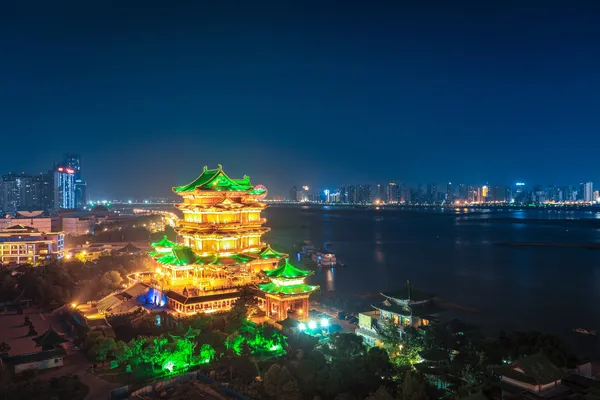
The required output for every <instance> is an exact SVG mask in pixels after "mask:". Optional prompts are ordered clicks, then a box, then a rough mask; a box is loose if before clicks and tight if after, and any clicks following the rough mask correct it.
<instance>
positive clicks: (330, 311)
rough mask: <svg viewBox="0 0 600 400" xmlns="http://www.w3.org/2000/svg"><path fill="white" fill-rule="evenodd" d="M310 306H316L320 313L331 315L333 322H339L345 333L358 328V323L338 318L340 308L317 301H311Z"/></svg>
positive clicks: (352, 331)
mask: <svg viewBox="0 0 600 400" xmlns="http://www.w3.org/2000/svg"><path fill="white" fill-rule="evenodd" d="M310 308H311V309H313V308H314V309H315V310H317V311H318V312H320V313H324V314H327V315H328V316H329V317H331V323H335V324H339V325H340V326H341V327H342V332H344V333H354V331H355V330H356V325H352V324H351V323H349V322H348V321H346V320H341V319H338V318H337V313H338V312H339V311H340V310H337V309H335V308H332V307H327V306H324V305H322V304H319V303H316V302H311V303H310Z"/></svg>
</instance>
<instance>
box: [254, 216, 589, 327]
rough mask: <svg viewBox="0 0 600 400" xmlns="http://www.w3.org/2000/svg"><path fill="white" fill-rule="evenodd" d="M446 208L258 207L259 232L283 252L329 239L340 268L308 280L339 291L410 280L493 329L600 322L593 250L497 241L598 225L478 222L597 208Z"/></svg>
mask: <svg viewBox="0 0 600 400" xmlns="http://www.w3.org/2000/svg"><path fill="white" fill-rule="evenodd" d="M448 210H449V211H450V210H451V211H450V213H449V215H440V213H426V212H386V211H385V210H380V211H374V210H373V211H369V212H367V211H364V210H357V211H343V212H339V211H337V212H336V211H334V210H331V209H330V210H327V211H325V212H323V210H319V209H316V208H312V209H311V210H310V212H308V210H302V209H300V208H288V209H284V208H276V207H271V208H269V209H267V211H266V212H265V214H266V215H265V216H266V217H267V220H268V221H269V225H270V226H271V227H272V228H273V230H272V231H271V232H270V233H268V234H267V235H266V237H265V241H267V242H270V243H272V244H273V245H274V247H275V248H276V249H277V250H281V251H285V252H290V253H291V252H292V251H294V252H295V251H297V249H294V248H293V246H294V245H297V244H298V243H301V242H302V241H303V240H306V239H308V240H312V241H313V243H314V244H315V246H317V247H321V246H322V245H323V243H324V242H332V243H333V250H334V251H335V252H336V255H337V258H338V259H339V260H341V261H342V262H343V263H344V264H346V265H347V266H348V267H347V268H341V269H324V270H323V271H322V273H321V271H317V274H316V276H314V277H312V278H311V279H313V280H312V281H310V282H311V283H315V284H320V285H321V287H322V288H324V289H325V290H332V291H333V290H335V291H337V292H338V293H340V294H344V293H356V292H375V293H379V292H381V291H383V290H389V289H394V288H398V287H400V286H401V285H403V283H404V282H405V281H406V280H407V279H410V280H411V282H414V284H415V285H417V286H420V287H422V288H424V289H427V290H430V291H432V292H434V293H437V294H438V295H439V296H440V297H442V298H444V299H447V300H449V301H452V302H455V303H458V304H460V305H463V306H465V307H472V308H476V309H477V310H478V311H479V313H478V314H470V315H460V316H459V317H460V318H461V319H465V320H469V318H473V320H474V321H473V322H477V323H481V324H484V325H487V326H489V327H491V328H492V329H496V330H495V332H496V333H497V332H498V330H499V328H504V329H507V330H508V329H515V328H519V329H528V328H536V329H546V330H549V331H551V332H552V331H557V330H565V329H567V330H570V329H571V328H572V327H576V326H581V327H586V328H600V251H594V250H587V249H585V248H578V247H526V246H518V247H515V246H510V245H500V244H499V243H504V242H600V230H596V229H583V228H577V229H569V230H568V231H567V230H566V229H565V227H564V226H558V225H548V224H535V223H533V224H532V223H530V222H529V221H524V222H523V223H511V222H506V221H503V222H485V219H488V218H503V219H506V218H519V219H523V220H530V219H551V220H552V219H573V218H591V219H598V218H600V213H587V212H584V213H582V212H577V211H574V212H557V211H552V212H547V211H514V212H495V211H488V212H486V213H476V212H470V213H464V214H462V215H461V216H454V209H448ZM300 226H304V228H300ZM437 237H439V239H438V238H437ZM278 246H280V247H281V249H280V248H278ZM290 248H291V249H292V250H290ZM557 316H560V321H561V323H560V324H558V323H556V321H557ZM557 333H558V332H557Z"/></svg>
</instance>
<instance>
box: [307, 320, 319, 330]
mask: <svg viewBox="0 0 600 400" xmlns="http://www.w3.org/2000/svg"><path fill="white" fill-rule="evenodd" d="M308 328H309V329H317V323H316V322H315V321H308Z"/></svg>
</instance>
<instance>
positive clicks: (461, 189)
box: [457, 183, 469, 201]
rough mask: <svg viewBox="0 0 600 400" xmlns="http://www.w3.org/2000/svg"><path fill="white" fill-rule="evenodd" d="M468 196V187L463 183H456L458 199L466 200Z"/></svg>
mask: <svg viewBox="0 0 600 400" xmlns="http://www.w3.org/2000/svg"><path fill="white" fill-rule="evenodd" d="M468 197H469V187H468V186H467V185H465V184H464V183H460V184H459V185H458V199H457V200H460V201H467V198H468Z"/></svg>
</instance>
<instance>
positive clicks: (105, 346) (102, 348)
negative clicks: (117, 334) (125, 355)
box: [95, 338, 116, 362]
mask: <svg viewBox="0 0 600 400" xmlns="http://www.w3.org/2000/svg"><path fill="white" fill-rule="evenodd" d="M115 348H116V343H115V339H113V338H108V339H105V340H103V341H101V342H100V343H99V344H98V345H97V346H96V348H95V353H96V361H101V362H105V361H106V359H107V357H108V356H109V355H111V354H113V351H114V350H115Z"/></svg>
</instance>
